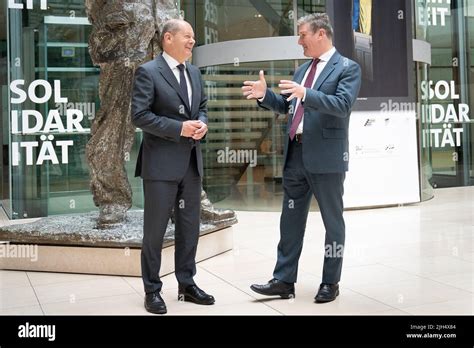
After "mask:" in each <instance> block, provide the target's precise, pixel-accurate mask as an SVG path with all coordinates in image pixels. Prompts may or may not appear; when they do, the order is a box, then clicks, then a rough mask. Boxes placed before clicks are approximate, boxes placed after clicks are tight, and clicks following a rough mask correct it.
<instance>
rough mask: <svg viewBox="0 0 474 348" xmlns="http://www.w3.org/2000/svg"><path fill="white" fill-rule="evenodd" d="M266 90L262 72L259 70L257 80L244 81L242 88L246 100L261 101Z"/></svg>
mask: <svg viewBox="0 0 474 348" xmlns="http://www.w3.org/2000/svg"><path fill="white" fill-rule="evenodd" d="M266 90H267V81H265V76H264V74H263V70H260V74H259V79H258V80H257V81H245V82H244V85H243V87H242V92H243V95H244V97H247V99H261V98H263V97H264V96H265V92H266Z"/></svg>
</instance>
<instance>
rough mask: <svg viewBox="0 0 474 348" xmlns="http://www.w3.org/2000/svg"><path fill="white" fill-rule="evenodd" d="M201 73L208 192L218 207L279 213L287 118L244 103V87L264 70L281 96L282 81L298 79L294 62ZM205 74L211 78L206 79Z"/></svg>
mask: <svg viewBox="0 0 474 348" xmlns="http://www.w3.org/2000/svg"><path fill="white" fill-rule="evenodd" d="M212 68H213V67H208V68H205V69H203V78H204V81H205V82H210V83H212V86H213V87H212V88H208V90H207V95H208V98H209V101H208V109H209V110H208V117H209V136H208V137H207V138H206V140H205V143H204V146H203V154H204V169H205V175H204V189H205V190H206V191H207V193H208V195H209V197H210V199H211V201H213V202H217V206H222V207H232V208H234V209H257V210H279V209H281V200H282V188H281V179H282V166H283V147H284V141H285V136H286V124H287V115H279V114H276V113H274V112H272V111H265V110H263V109H261V108H259V107H258V106H257V104H256V102H255V101H253V100H250V101H248V100H246V99H244V98H243V97H242V91H241V87H242V82H243V81H245V80H255V79H258V73H259V71H260V70H261V69H263V70H264V71H265V73H266V80H267V83H268V85H269V87H270V88H273V90H274V91H276V92H277V93H278V88H277V86H278V83H279V81H280V80H281V79H290V78H291V76H293V74H294V70H295V61H274V62H258V63H246V64H239V66H235V65H233V64H231V65H221V66H219V67H218V73H214V74H209V73H208V72H209V71H212ZM206 71H207V73H206Z"/></svg>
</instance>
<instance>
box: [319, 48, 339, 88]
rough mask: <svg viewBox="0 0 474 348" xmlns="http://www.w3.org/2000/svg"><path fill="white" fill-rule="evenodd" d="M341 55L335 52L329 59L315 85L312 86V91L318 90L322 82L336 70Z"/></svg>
mask: <svg viewBox="0 0 474 348" xmlns="http://www.w3.org/2000/svg"><path fill="white" fill-rule="evenodd" d="M340 57H341V55H340V54H339V52H337V51H336V52H335V53H334V54H333V55H332V57H331V59H329V62H327V64H326V66H325V67H324V69H323V71H322V72H321V74H320V75H319V76H318V79H317V80H316V83H315V84H314V87H313V89H315V90H318V89H319V88H320V87H321V85H322V84H323V82H324V81H326V79H327V78H328V77H329V75H331V73H332V72H333V71H334V69H335V68H336V65H337V64H338V63H339V58H340Z"/></svg>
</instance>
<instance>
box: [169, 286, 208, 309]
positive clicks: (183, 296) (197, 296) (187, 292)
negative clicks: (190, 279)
mask: <svg viewBox="0 0 474 348" xmlns="http://www.w3.org/2000/svg"><path fill="white" fill-rule="evenodd" d="M178 300H179V301H186V302H194V303H197V304H200V305H211V304H214V302H216V300H215V299H214V296H212V295H209V294H206V293H205V292H204V291H203V290H201V289H199V288H198V286H197V285H189V286H187V287H182V286H180V287H179V289H178Z"/></svg>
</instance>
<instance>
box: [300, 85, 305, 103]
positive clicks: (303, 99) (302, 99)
mask: <svg viewBox="0 0 474 348" xmlns="http://www.w3.org/2000/svg"><path fill="white" fill-rule="evenodd" d="M305 100H306V88H305V89H304V94H303V98H301V101H302V102H304V101H305Z"/></svg>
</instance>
